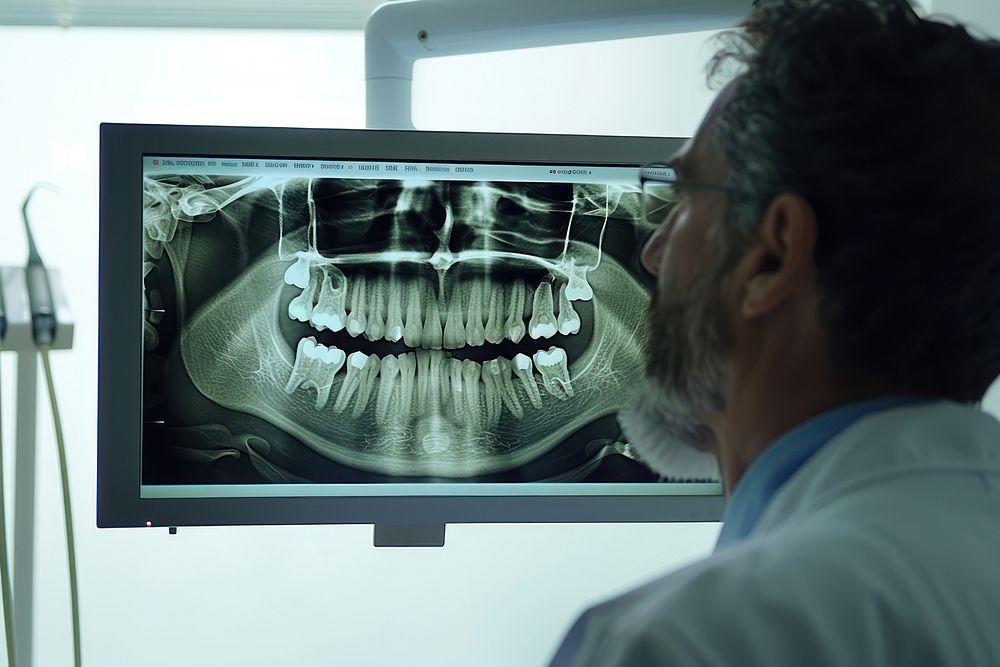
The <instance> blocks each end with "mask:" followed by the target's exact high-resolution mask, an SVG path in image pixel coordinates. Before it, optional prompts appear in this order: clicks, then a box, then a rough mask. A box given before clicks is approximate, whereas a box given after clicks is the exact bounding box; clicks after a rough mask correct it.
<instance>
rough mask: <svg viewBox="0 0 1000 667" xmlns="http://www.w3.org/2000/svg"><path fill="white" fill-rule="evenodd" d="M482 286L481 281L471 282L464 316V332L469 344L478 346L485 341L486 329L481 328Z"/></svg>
mask: <svg viewBox="0 0 1000 667" xmlns="http://www.w3.org/2000/svg"><path fill="white" fill-rule="evenodd" d="M483 288H484V285H483V283H482V282H481V281H479V280H476V281H474V282H473V283H472V288H471V289H470V290H469V307H468V309H467V312H466V316H465V333H466V336H468V338H467V340H468V341H469V345H473V346H479V345H482V344H483V343H484V342H485V341H486V331H485V329H483Z"/></svg>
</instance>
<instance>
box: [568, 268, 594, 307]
mask: <svg viewBox="0 0 1000 667" xmlns="http://www.w3.org/2000/svg"><path fill="white" fill-rule="evenodd" d="M589 271H590V269H589V268H587V267H584V266H574V267H573V270H572V271H570V272H569V274H568V275H567V280H569V284H568V285H567V286H566V298H568V299H569V300H570V301H590V300H591V299H593V298H594V289H593V288H592V287H591V286H590V283H588V282H587V273H588V272H589Z"/></svg>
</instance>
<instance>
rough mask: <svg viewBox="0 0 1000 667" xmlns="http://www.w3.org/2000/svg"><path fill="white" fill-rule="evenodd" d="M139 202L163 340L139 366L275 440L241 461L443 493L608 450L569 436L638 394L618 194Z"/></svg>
mask: <svg viewBox="0 0 1000 667" xmlns="http://www.w3.org/2000/svg"><path fill="white" fill-rule="evenodd" d="M144 197H145V210H144V228H145V232H146V233H145V239H144V240H145V243H144V246H145V260H146V261H145V269H144V280H145V281H146V284H145V288H146V289H145V290H144V294H145V297H144V298H146V297H149V298H147V303H146V307H147V312H149V311H150V307H149V301H150V300H151V299H153V298H154V296H155V299H156V300H157V301H158V302H164V301H165V300H166V301H169V303H170V304H171V309H172V310H174V311H176V312H174V313H173V315H172V316H170V319H171V322H172V323H173V328H174V330H175V331H176V332H177V333H176V335H173V336H168V337H167V338H169V340H166V339H165V337H164V336H163V335H161V332H160V331H159V330H158V327H157V322H158V318H150V317H149V316H147V321H146V323H145V326H146V334H147V335H146V347H147V350H156V349H157V348H159V351H161V352H162V353H164V354H166V355H167V356H168V357H171V355H173V357H174V358H175V359H179V360H180V362H181V363H175V367H182V368H183V370H184V371H185V372H186V375H187V377H188V379H189V381H190V383H191V384H192V385H193V386H194V387H195V388H196V389H197V391H198V392H200V394H201V395H202V396H203V397H204V398H207V399H208V400H209V401H210V402H211V403H212V404H214V405H217V406H220V407H222V408H225V409H227V410H228V411H234V412H235V413H242V414H247V415H252V416H254V417H256V418H259V419H262V420H264V421H265V422H267V423H268V424H270V425H271V426H273V427H276V428H277V429H279V430H280V431H281V432H283V433H284V434H287V435H290V436H292V438H286V439H284V440H282V441H280V442H272V443H271V445H269V446H268V447H266V448H265V449H264V450H263V451H262V450H261V449H260V448H256V449H254V448H251V451H249V452H248V453H249V454H251V455H254V456H255V460H257V459H260V457H261V456H272V458H273V457H274V455H276V454H278V453H280V452H277V451H275V450H276V448H277V449H278V450H280V449H282V448H285V449H288V448H292V447H302V446H304V447H306V448H308V449H309V450H311V451H312V452H313V453H315V454H318V455H320V456H321V457H322V458H323V459H326V460H330V461H333V462H336V463H338V464H340V465H343V466H348V467H350V468H354V469H357V470H361V471H367V472H370V473H376V474H379V475H388V476H398V477H413V478H419V477H430V478H437V479H440V478H451V479H460V478H470V477H476V476H484V475H491V474H494V473H498V472H502V471H511V470H513V469H516V468H518V467H520V466H524V465H525V464H528V463H529V462H532V461H536V460H538V459H540V457H543V456H544V455H546V454H547V453H550V452H551V451H552V450H554V449H555V448H556V447H558V446H560V445H564V443H566V442H569V441H570V440H572V439H573V438H576V442H577V445H575V446H577V447H584V446H586V445H587V443H588V442H591V441H594V440H595V439H600V438H601V437H603V438H604V440H602V442H610V443H614V437H615V434H611V439H610V440H608V439H607V438H608V434H588V431H587V429H588V425H590V424H594V423H596V422H598V421H599V420H601V418H602V417H607V416H608V415H613V414H614V413H615V412H616V411H617V410H618V409H620V408H621V407H623V406H624V404H625V402H626V401H627V399H628V396H629V393H630V392H629V390H630V389H632V388H634V387H635V386H637V385H638V381H639V380H640V378H641V377H642V374H643V371H642V360H643V352H642V351H643V347H644V344H645V336H646V333H645V332H646V328H645V326H644V322H645V311H646V308H647V305H648V301H649V297H648V294H647V292H646V289H645V287H644V286H643V285H642V284H641V283H640V282H639V280H638V279H637V278H636V273H635V272H634V269H632V270H630V269H627V268H626V265H628V264H629V263H632V264H634V253H635V250H634V249H635V239H636V237H637V234H638V232H637V231H636V230H637V227H636V224H637V223H636V220H637V218H638V216H637V210H636V207H637V204H638V197H637V194H636V193H635V189H634V188H628V187H623V186H607V185H579V184H576V185H574V184H559V183H551V184H529V183H511V184H497V183H477V182H455V181H451V182H410V181H375V180H368V181H365V180H338V179H304V178H288V177H285V176H282V177H274V178H266V177H252V178H244V179H233V178H227V177H191V176H187V177H181V176H175V177H157V178H155V179H152V178H146V179H145V186H144ZM154 269H156V270H154ZM157 276H158V277H157ZM151 283H156V285H157V287H156V289H153V286H152V285H151ZM167 291H169V292H172V293H173V294H172V296H171V297H170V298H169V299H165V298H164V296H163V294H162V293H161V292H167ZM165 347H167V348H170V349H171V350H172V351H169V352H168V351H164V350H163V348H165ZM178 350H179V353H178ZM169 365H170V364H169V363H168V366H169ZM175 371H176V368H175ZM169 411H170V412H171V413H172V414H174V415H176V416H177V418H176V419H175V421H176V422H177V423H179V424H180V425H181V426H182V427H185V428H187V427H191V426H196V425H197V424H195V423H194V422H197V421H198V419H197V418H194V417H184V406H183V405H174V406H172V407H171V408H170V410H169ZM224 412H225V411H217V414H221V413H224ZM185 419H186V420H187V421H188V424H186V425H185V424H184V423H183V422H184V421H185ZM212 421H214V422H218V421H221V420H220V419H218V418H216V419H214V420H212ZM611 421H613V419H612V420H611ZM607 422H608V420H607V419H605V420H604V421H603V422H602V423H604V424H605V425H606V424H607ZM227 428H228V429H230V430H233V429H234V428H235V427H232V426H229V427H227ZM223 430H225V429H223ZM235 430H238V428H235ZM235 430H233V432H235ZM248 437H249V436H248ZM247 442H249V441H248V440H247V438H244V444H247ZM616 444H619V445H620V443H616ZM289 451H290V450H289ZM619 453H621V452H619ZM571 459H573V457H568V458H567V460H571ZM577 460H578V457H577ZM269 465H270V464H269ZM574 465H575V464H574ZM271 467H273V466H271ZM265 468H266V469H267V470H270V469H271V468H269V467H266V466H265ZM258 469H260V466H258ZM549 473H551V474H548V473H547V475H548V476H542V477H538V478H537V479H560V477H559V474H560V473H567V471H560V470H550V471H549ZM265 476H266V477H269V478H270V479H271V481H276V480H279V481H285V480H290V479H295V480H298V481H302V480H308V479H310V475H309V474H308V473H307V472H303V471H301V470H300V471H299V473H298V475H291V474H288V475H285V476H282V475H281V474H270V475H268V474H265ZM563 478H564V479H571V478H572V476H571V475H570V476H566V475H565V474H564V477H563ZM529 481H530V480H529Z"/></svg>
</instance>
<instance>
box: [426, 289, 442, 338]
mask: <svg viewBox="0 0 1000 667" xmlns="http://www.w3.org/2000/svg"><path fill="white" fill-rule="evenodd" d="M442 336H443V334H442V332H441V311H440V310H438V300H437V296H436V295H435V294H433V293H428V294H427V316H426V317H425V318H424V331H423V346H424V347H426V348H429V349H431V350H440V349H441V338H442Z"/></svg>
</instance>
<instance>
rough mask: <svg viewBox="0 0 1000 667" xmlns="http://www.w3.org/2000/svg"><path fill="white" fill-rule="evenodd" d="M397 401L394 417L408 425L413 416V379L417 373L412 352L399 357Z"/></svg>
mask: <svg viewBox="0 0 1000 667" xmlns="http://www.w3.org/2000/svg"><path fill="white" fill-rule="evenodd" d="M397 361H398V362H399V400H398V401H397V403H396V416H397V417H398V418H399V419H401V420H402V422H403V423H404V424H408V423H409V421H410V416H411V415H412V414H413V378H414V376H415V375H416V373H417V360H416V357H415V355H414V354H413V353H412V352H407V353H405V354H401V355H399V357H397Z"/></svg>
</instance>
